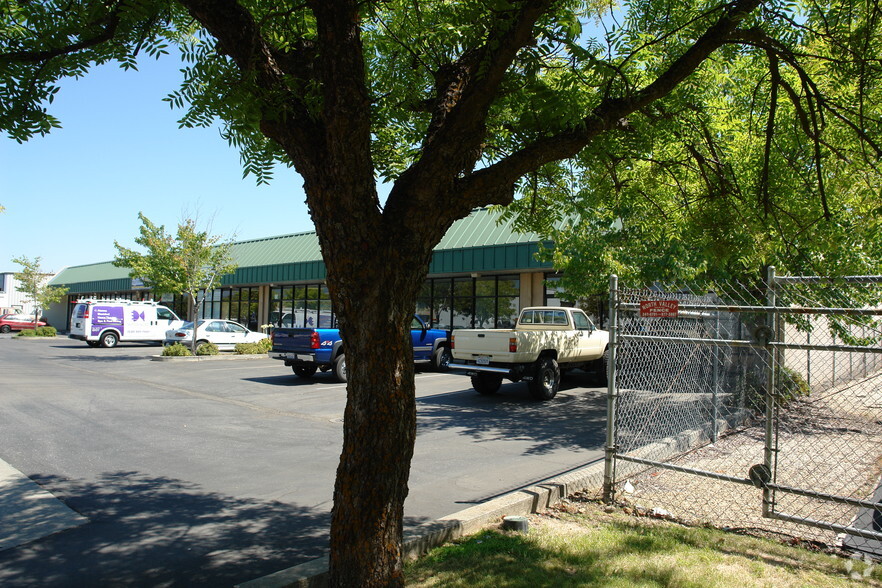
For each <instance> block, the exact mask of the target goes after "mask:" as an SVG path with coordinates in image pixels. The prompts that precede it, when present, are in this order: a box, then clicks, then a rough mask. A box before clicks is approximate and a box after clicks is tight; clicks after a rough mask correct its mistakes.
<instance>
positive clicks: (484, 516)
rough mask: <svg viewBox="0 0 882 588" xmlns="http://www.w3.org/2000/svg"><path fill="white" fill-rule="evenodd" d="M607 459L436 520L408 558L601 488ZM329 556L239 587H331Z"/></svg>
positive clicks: (407, 547)
mask: <svg viewBox="0 0 882 588" xmlns="http://www.w3.org/2000/svg"><path fill="white" fill-rule="evenodd" d="M602 484H603V459H602V458H601V459H599V460H597V461H594V462H592V463H590V464H588V465H587V466H585V467H582V468H580V469H578V470H575V471H572V472H569V473H567V474H564V475H562V476H559V477H557V478H552V479H551V480H547V481H545V482H542V483H540V484H536V485H534V486H528V487H526V488H522V489H520V490H516V491H514V492H512V493H510V494H506V495H504V496H500V497H499V498H494V499H493V500H490V501H489V502H485V503H483V504H478V505H475V506H472V507H469V508H467V509H465V510H461V511H459V512H457V513H454V514H452V515H448V516H446V517H443V518H440V519H438V520H437V521H436V525H437V527H436V528H434V529H431V530H429V531H428V532H426V533H423V534H420V535H417V536H415V537H410V538H405V540H404V542H403V544H402V546H401V552H402V553H401V554H402V557H404V558H408V559H409V558H415V557H418V556H420V555H423V554H424V553H426V552H427V551H429V550H430V549H432V548H433V547H437V546H439V545H443V544H444V543H446V542H447V541H451V540H453V539H457V538H459V537H463V536H465V535H471V534H473V533H476V532H477V531H480V530H481V529H483V528H484V527H486V526H487V525H490V524H493V523H497V522H499V521H501V520H502V517H504V516H509V515H527V514H532V513H536V512H541V511H543V510H545V509H546V508H548V507H549V506H551V505H553V504H554V503H556V502H558V501H560V500H561V499H562V498H564V497H565V496H567V495H569V494H573V493H575V492H579V491H582V490H587V489H594V488H600V487H601V485H602ZM328 563H329V560H328V557H327V556H323V557H320V558H317V559H314V560H311V561H308V562H306V563H302V564H300V565H297V566H294V567H291V568H288V569H285V570H280V571H278V572H275V573H273V574H270V575H268V576H263V577H262V578H257V579H254V580H250V581H248V582H244V583H242V584H237V585H236V588H289V587H291V588H325V587H326V586H328Z"/></svg>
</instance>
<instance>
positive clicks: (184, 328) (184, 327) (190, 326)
mask: <svg viewBox="0 0 882 588" xmlns="http://www.w3.org/2000/svg"><path fill="white" fill-rule="evenodd" d="M204 325H205V320H200V321H199V328H200V329H201V328H202V327H203V326H204ZM180 330H181V331H192V330H193V321H187V322H185V323H184V324H183V325H181V328H180Z"/></svg>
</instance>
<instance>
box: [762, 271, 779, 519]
mask: <svg viewBox="0 0 882 588" xmlns="http://www.w3.org/2000/svg"><path fill="white" fill-rule="evenodd" d="M766 280H767V284H766V305H767V306H769V307H770V310H769V311H768V313H767V314H766V327H767V331H766V341H765V345H766V359H767V362H768V365H767V373H766V407H765V408H766V410H765V418H766V431H765V435H764V442H763V465H764V466H765V468H766V475H768V476H769V479H770V480H773V479H774V476H773V475H772V472H773V471H774V470H773V469H772V468H773V467H774V461H773V458H774V451H775V450H774V448H773V446H772V444H773V443H774V438H773V437H774V432H775V429H774V419H775V370H776V369H777V366H776V365H775V350H774V348H773V347H771V346H770V345H769V343H770V342H771V340H772V338H773V336H774V335H775V333H777V315H776V314H775V310H774V308H775V306H776V304H777V295H776V292H775V266H769V268H768V272H767V275H766ZM772 500H773V497H772V490H771V489H769V487H768V486H766V485H763V517H766V518H769V517H770V516H771V514H772V511H773V506H772Z"/></svg>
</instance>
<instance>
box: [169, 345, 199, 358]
mask: <svg viewBox="0 0 882 588" xmlns="http://www.w3.org/2000/svg"><path fill="white" fill-rule="evenodd" d="M162 354H163V355H164V356H166V357H186V356H188V355H193V354H192V353H190V348H189V347H187V346H186V345H182V344H181V343H173V344H172V345H169V346H167V347H163V348H162Z"/></svg>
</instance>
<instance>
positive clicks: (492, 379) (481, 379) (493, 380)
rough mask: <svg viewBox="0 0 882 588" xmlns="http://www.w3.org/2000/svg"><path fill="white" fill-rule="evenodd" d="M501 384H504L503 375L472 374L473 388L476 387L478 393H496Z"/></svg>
mask: <svg viewBox="0 0 882 588" xmlns="http://www.w3.org/2000/svg"><path fill="white" fill-rule="evenodd" d="M500 386H502V376H497V375H496V374H478V375H476V376H472V388H474V389H475V391H476V392H477V393H478V394H483V395H484V396H489V395H490V394H496V392H497V391H498V390H499V387H500Z"/></svg>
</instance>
